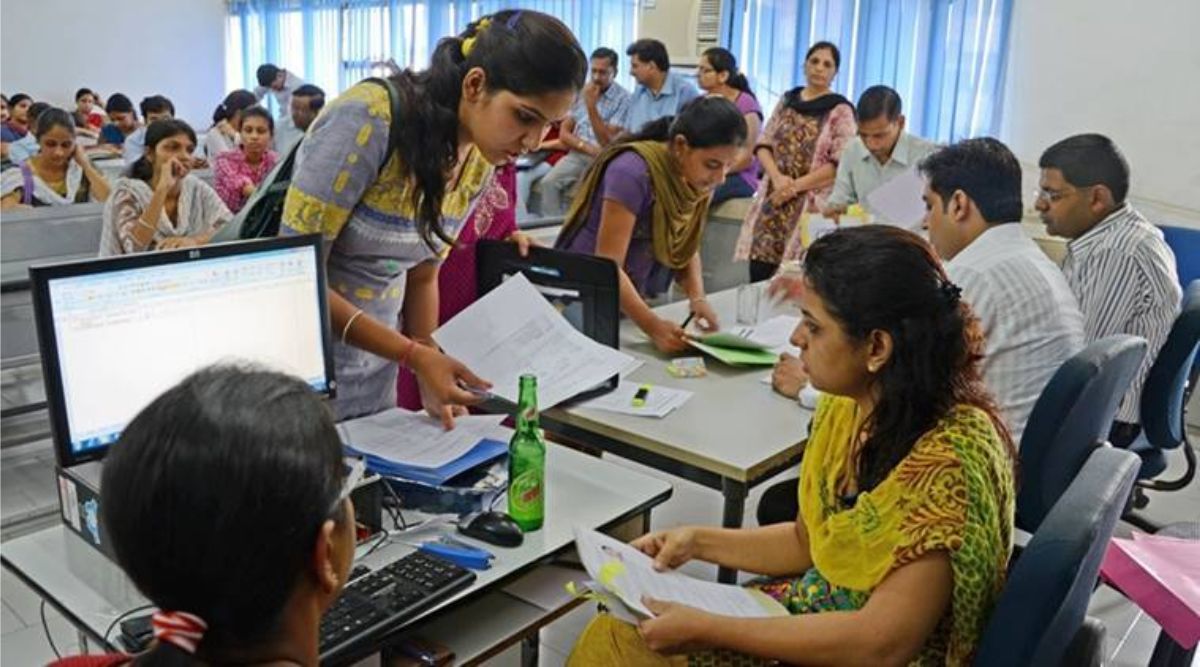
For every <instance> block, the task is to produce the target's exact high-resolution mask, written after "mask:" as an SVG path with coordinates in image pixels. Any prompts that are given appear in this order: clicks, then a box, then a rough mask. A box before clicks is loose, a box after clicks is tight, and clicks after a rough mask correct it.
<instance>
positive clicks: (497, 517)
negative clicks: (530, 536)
mask: <svg viewBox="0 0 1200 667" xmlns="http://www.w3.org/2000/svg"><path fill="white" fill-rule="evenodd" d="M458 532H460V533H462V534H463V535H466V536H467V537H474V538H475V539H477V540H483V541H484V542H487V543H488V544H495V545H496V546H498V547H516V546H520V545H521V542H524V541H525V533H522V532H521V527H520V526H518V525H517V522H516V521H513V520H512V517H510V516H509V515H507V514H505V513H504V512H483V513H481V514H477V515H475V516H474V517H473V518H471V519H470V520H469V521H467V522H466V524H462V523H460V524H458Z"/></svg>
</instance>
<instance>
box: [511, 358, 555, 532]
mask: <svg viewBox="0 0 1200 667" xmlns="http://www.w3.org/2000/svg"><path fill="white" fill-rule="evenodd" d="M508 514H509V515H510V516H511V517H512V518H513V521H516V522H517V525H518V526H520V527H521V530H523V531H525V532H530V531H533V530H537V529H539V528H541V527H542V521H543V520H544V519H545V517H546V441H545V440H543V439H542V429H540V428H538V408H537V377H535V376H533V375H522V376H521V384H520V393H519V394H518V395H517V424H516V432H515V433H513V437H512V440H511V441H509V443H508Z"/></svg>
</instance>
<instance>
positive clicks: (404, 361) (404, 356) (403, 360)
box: [396, 338, 417, 368]
mask: <svg viewBox="0 0 1200 667" xmlns="http://www.w3.org/2000/svg"><path fill="white" fill-rule="evenodd" d="M416 344H417V341H416V339H413V338H409V339H408V345H407V346H405V348H404V351H403V352H401V353H400V358H399V359H397V360H396V363H398V364H400V365H401V366H404V367H406V368H407V367H408V358H409V356H411V355H412V351H413V347H414V346H416Z"/></svg>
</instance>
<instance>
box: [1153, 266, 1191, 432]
mask: <svg viewBox="0 0 1200 667" xmlns="http://www.w3.org/2000/svg"><path fill="white" fill-rule="evenodd" d="M1197 347H1200V280H1194V281H1192V284H1191V285H1188V287H1187V291H1185V292H1184V293H1183V308H1182V311H1181V312H1180V313H1179V317H1178V318H1176V319H1175V324H1173V325H1172V326H1171V332H1170V333H1169V334H1167V340H1166V342H1164V343H1163V346H1162V349H1161V350H1159V351H1158V357H1156V358H1155V359H1154V365H1153V366H1151V367H1150V373H1149V374H1148V375H1147V376H1146V384H1145V385H1144V386H1143V388H1142V405H1141V406H1140V410H1141V417H1142V429H1143V430H1144V431H1145V433H1146V440H1148V441H1149V442H1150V444H1151V445H1153V446H1155V447H1157V448H1159V449H1174V448H1175V447H1178V446H1179V445H1180V443H1182V442H1183V441H1184V436H1185V435H1186V434H1185V432H1184V429H1185V428H1187V427H1186V426H1185V425H1184V423H1183V409H1184V405H1185V404H1186V402H1187V398H1188V394H1189V393H1190V389H1189V386H1190V387H1191V388H1194V387H1195V383H1196V376H1197V375H1198V374H1200V372H1198V369H1200V367H1197V366H1196V365H1195V363H1194V362H1195V359H1196V349H1197Z"/></svg>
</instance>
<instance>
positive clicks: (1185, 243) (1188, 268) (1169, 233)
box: [1159, 225, 1200, 285]
mask: <svg viewBox="0 0 1200 667" xmlns="http://www.w3.org/2000/svg"><path fill="white" fill-rule="evenodd" d="M1159 229H1161V230H1162V233H1163V240H1164V241H1166V243H1167V246H1169V247H1170V248H1171V252H1173V253H1175V269H1176V272H1177V273H1178V274H1179V284H1180V285H1186V284H1188V283H1190V282H1192V281H1193V280H1197V279H1200V229H1192V228H1190V227H1174V226H1172V225H1162V226H1160V227H1159Z"/></svg>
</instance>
